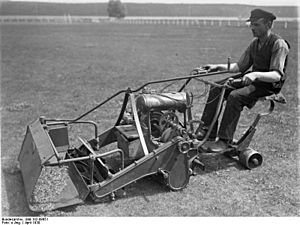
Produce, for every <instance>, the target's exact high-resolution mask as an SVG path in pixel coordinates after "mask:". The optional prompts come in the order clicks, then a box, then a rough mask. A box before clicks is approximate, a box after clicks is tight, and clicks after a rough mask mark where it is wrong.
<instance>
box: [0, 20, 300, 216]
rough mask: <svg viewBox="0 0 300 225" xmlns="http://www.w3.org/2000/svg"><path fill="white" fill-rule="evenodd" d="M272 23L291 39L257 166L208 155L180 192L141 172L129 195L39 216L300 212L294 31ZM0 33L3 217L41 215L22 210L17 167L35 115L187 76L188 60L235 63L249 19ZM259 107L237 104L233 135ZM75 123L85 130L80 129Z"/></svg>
mask: <svg viewBox="0 0 300 225" xmlns="http://www.w3.org/2000/svg"><path fill="white" fill-rule="evenodd" d="M275 31H276V32H278V33H280V34H281V35H282V36H283V37H284V38H286V39H287V40H288V41H289V42H290V44H291V45H292V49H291V53H290V58H289V68H288V80H287V82H286V84H285V87H284V88H283V93H284V94H285V96H286V97H287V100H288V104H286V105H276V108H275V111H274V113H273V114H271V115H270V116H269V117H265V118H262V119H261V122H260V124H259V126H258V130H257V133H256V135H255V136H254V140H253V141H252V143H251V147H253V148H254V149H257V150H258V151H260V152H261V153H262V154H263V156H264V163H263V165H262V166H261V167H259V168H256V169H254V170H251V171H249V170H245V169H244V168H243V167H242V166H240V165H239V164H238V163H236V162H234V161H232V160H229V159H227V158H225V157H223V156H212V155H206V156H204V157H203V159H202V160H203V162H204V163H205V165H206V171H204V172H203V171H198V172H199V174H198V175H197V176H195V177H191V179H190V183H189V185H188V187H187V188H186V189H184V190H182V191H180V192H172V191H169V190H168V189H167V188H166V187H165V186H163V185H161V184H159V183H156V182H154V181H153V180H152V179H151V178H146V179H143V180H142V181H139V182H137V183H134V184H131V185H129V186H128V187H127V188H126V191H127V195H126V197H122V198H118V199H117V200H116V201H114V202H104V203H91V202H87V204H84V205H80V206H72V207H67V208H65V209H59V210H55V211H52V212H47V213H44V214H42V215H46V216H299V186H298V182H299V173H298V170H297V166H298V164H297V163H298V156H299V152H298V117H297V106H298V98H297V90H298V89H297V74H298V71H297V69H298V64H297V62H298V55H297V44H298V43H297V32H296V30H293V29H278V30H276V27H275ZM1 35H2V40H1V51H2V71H1V72H2V76H1V114H2V118H1V119H2V121H1V126H2V127H1V167H2V177H1V188H2V215H4V216H34V215H40V214H35V213H32V212H30V211H29V210H28V208H27V203H26V200H25V192H24V188H23V181H22V177H21V175H20V172H19V171H18V169H17V156H18V154H19V151H20V148H21V144H22V140H23V138H24V133H25V131H26V126H27V125H28V124H29V123H31V122H32V121H33V120H35V119H37V118H38V117H39V116H40V115H45V116H47V117H54V118H55V117H58V118H74V117H77V116H79V115H80V114H81V113H83V112H85V111H86V110H88V109H90V108H92V107H93V106H95V105H96V104H97V103H98V102H100V101H102V100H104V99H105V98H107V97H109V96H111V95H112V94H113V93H115V92H117V91H119V90H120V89H126V88H127V87H132V88H135V87H138V86H139V85H141V84H143V83H145V82H147V81H151V80H156V79H161V78H169V77H174V76H184V75H188V73H189V72H190V71H191V69H192V68H194V67H195V66H198V65H202V64H206V63H226V61H227V57H229V56H230V57H231V60H232V61H235V60H237V59H238V57H239V56H240V54H241V53H242V52H243V50H244V49H245V48H246V47H247V45H248V43H249V41H250V40H251V39H252V36H251V32H250V31H249V30H248V29H247V28H246V27H196V26H175V25H118V24H96V25H53V26H52V25H47V26H40V25H20V26H18V25H13V26H9V25H8V26H2V27H1ZM213 79H217V78H213ZM156 88H157V87H156ZM159 88H161V87H159ZM202 88H203V86H200V85H199V90H197V89H195V88H194V89H193V91H195V92H202V91H203V89H202ZM197 101H199V103H200V102H202V101H201V99H196V100H195V103H194V105H195V109H196V110H194V111H195V116H196V117H199V116H200V112H201V110H200V106H199V105H197ZM121 103H122V99H121V98H120V99H117V100H114V101H112V102H111V104H108V105H106V106H105V107H103V108H100V109H99V110H97V111H96V112H94V113H92V114H91V115H89V116H88V117H87V118H88V119H92V120H94V121H96V122H97V123H98V124H99V129H100V131H103V130H105V129H106V128H108V127H110V126H111V125H112V124H113V122H114V121H115V120H116V118H117V115H118V110H119V109H120V106H121ZM262 109H264V107H262V106H261V105H260V104H258V105H257V106H256V107H255V108H254V109H252V110H245V111H244V112H243V115H242V117H241V120H240V125H239V127H238V131H237V137H238V136H239V135H241V133H242V132H243V131H244V130H245V128H246V127H247V126H248V125H249V124H250V123H251V122H252V120H253V119H254V116H255V115H256V113H257V112H259V111H260V110H262ZM80 129H82V135H84V136H88V135H90V136H91V132H89V130H88V129H87V128H80ZM80 129H79V128H77V130H76V131H78V130H80Z"/></svg>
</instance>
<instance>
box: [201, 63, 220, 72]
mask: <svg viewBox="0 0 300 225" xmlns="http://www.w3.org/2000/svg"><path fill="white" fill-rule="evenodd" d="M202 68H203V69H205V70H207V72H216V71H218V70H219V66H218V65H217V64H207V65H204V66H203V67H202Z"/></svg>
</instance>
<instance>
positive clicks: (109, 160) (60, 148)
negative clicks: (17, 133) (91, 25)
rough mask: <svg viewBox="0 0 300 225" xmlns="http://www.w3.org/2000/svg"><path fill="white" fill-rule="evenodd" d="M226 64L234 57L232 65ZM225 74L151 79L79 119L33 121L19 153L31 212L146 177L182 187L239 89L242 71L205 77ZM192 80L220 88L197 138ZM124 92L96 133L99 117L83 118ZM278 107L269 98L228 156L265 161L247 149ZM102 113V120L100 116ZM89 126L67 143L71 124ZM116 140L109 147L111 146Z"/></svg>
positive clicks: (114, 190) (113, 191) (111, 192)
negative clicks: (174, 85)
mask: <svg viewBox="0 0 300 225" xmlns="http://www.w3.org/2000/svg"><path fill="white" fill-rule="evenodd" d="M228 65H229V63H228ZM225 73H228V71H222V72H208V71H206V70H204V69H203V70H197V71H196V72H195V71H194V72H193V73H191V74H189V76H182V77H175V78H170V79H162V80H156V81H151V82H148V83H146V84H144V85H142V86H140V87H138V88H136V89H131V88H128V89H126V90H121V91H119V92H117V93H115V94H113V95H112V96H111V97H109V98H107V99H106V100H104V101H102V102H101V103H100V104H98V105H96V106H95V107H94V108H92V109H91V110H89V111H87V112H85V113H83V114H82V115H80V116H79V117H77V118H74V119H53V118H46V117H43V116H41V117H39V118H38V119H37V120H36V121H34V122H33V123H31V124H29V125H28V127H27V131H26V134H25V138H24V141H23V144H22V147H21V151H20V154H19V157H18V161H19V164H20V169H21V173H22V177H23V181H24V186H25V193H26V199H27V202H28V205H29V208H30V210H32V211H36V212H41V211H48V210H54V209H57V208H61V207H66V206H70V205H76V204H82V203H84V202H85V201H86V199H87V198H89V199H92V200H95V201H97V200H101V199H103V198H107V197H109V198H110V199H112V200H114V199H115V197H116V195H117V196H118V192H120V191H124V188H125V187H126V186H127V185H129V184H132V183H133V182H135V181H138V180H140V179H142V178H144V177H147V176H157V177H159V178H160V179H161V180H162V181H163V182H164V184H165V185H166V186H168V187H169V188H170V189H171V190H174V191H178V190H182V189H183V188H185V187H186V186H187V185H188V183H189V179H190V176H192V175H195V172H194V171H195V168H196V167H198V168H200V169H202V170H204V169H205V165H204V163H203V162H201V155H202V154H205V148H204V147H203V146H204V144H205V143H206V141H207V140H208V137H209V134H210V132H211V130H212V127H213V125H214V123H215V122H216V120H217V117H218V115H219V113H220V111H221V105H222V103H223V99H224V93H225V90H226V89H227V88H234V87H233V86H234V85H232V84H234V82H235V80H237V78H238V77H241V76H242V75H241V74H237V75H235V76H232V77H230V78H228V79H226V81H225V82H224V84H219V83H216V82H212V81H208V80H207V79H205V77H209V76H214V75H220V74H225ZM192 80H197V82H201V83H203V84H205V85H207V86H210V87H218V88H221V90H222V91H221V94H220V97H219V104H218V108H217V110H216V112H215V116H214V119H213V122H212V124H211V125H210V127H209V128H208V132H207V134H206V135H205V137H204V138H203V139H201V140H199V139H198V138H197V129H198V127H199V126H200V125H201V121H200V120H196V119H193V114H192V108H193V104H194V102H193V94H192V93H190V92H187V91H185V90H186V89H187V87H188V85H189V84H190V83H192V82H191V81H192ZM177 81H181V82H184V84H183V85H182V86H181V87H180V88H179V90H177V91H173V92H157V91H155V90H152V89H149V88H147V87H148V86H149V85H152V84H154V85H156V84H161V83H167V82H177ZM119 95H124V99H123V103H122V107H121V109H120V113H119V116H118V118H117V119H116V121H115V122H114V124H113V125H112V126H111V127H110V128H108V129H106V130H105V131H104V132H102V133H99V132H98V125H97V123H95V122H93V121H91V120H83V118H84V117H86V116H87V115H88V114H90V113H91V112H93V111H95V110H96V109H98V108H100V107H101V106H103V105H105V104H106V103H107V102H109V101H111V100H112V99H114V98H115V97H117V96H119ZM273 109H274V100H272V99H270V106H269V109H268V111H267V112H265V113H259V114H258V115H257V116H256V118H255V120H254V122H253V123H252V124H251V125H250V127H249V128H248V130H246V132H245V133H244V135H243V136H242V137H241V138H240V139H239V140H238V141H236V142H235V143H233V144H232V145H230V149H228V151H227V155H228V156H230V157H235V158H238V160H239V162H240V163H241V164H242V165H243V166H245V167H246V168H248V169H253V168H255V167H258V166H260V165H261V164H262V161H263V159H262V155H261V154H260V153H258V152H257V151H255V150H253V149H251V148H250V147H249V145H250V142H251V140H252V138H253V135H254V133H255V131H256V126H257V124H258V122H259V120H260V118H261V117H262V116H265V115H268V114H270V113H271V112H272V111H273ZM103 119H105V118H103ZM78 124H86V125H88V126H91V127H92V129H93V133H92V135H93V137H92V138H91V139H89V140H85V139H84V138H82V137H78V141H79V143H80V144H78V146H75V147H74V146H72V145H71V144H70V140H69V136H70V126H76V125H78ZM110 146H112V149H108V148H110Z"/></svg>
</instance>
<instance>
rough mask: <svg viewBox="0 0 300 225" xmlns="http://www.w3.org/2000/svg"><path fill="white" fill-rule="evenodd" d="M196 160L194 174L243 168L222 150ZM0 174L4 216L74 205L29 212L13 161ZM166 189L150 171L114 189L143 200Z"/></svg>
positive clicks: (66, 211)
mask: <svg viewBox="0 0 300 225" xmlns="http://www.w3.org/2000/svg"><path fill="white" fill-rule="evenodd" d="M200 160H201V161H202V162H203V163H204V165H205V170H204V171H202V170H201V172H200V169H197V171H199V173H198V172H197V175H196V176H201V174H203V173H211V172H214V171H219V170H224V169H227V168H230V167H235V168H236V169H238V170H244V169H245V168H244V167H243V166H242V165H241V164H239V162H238V160H235V159H231V158H228V157H226V156H224V155H222V154H202V155H201V158H200ZM2 176H3V177H2V180H4V182H5V186H6V191H7V201H8V202H7V204H8V205H6V206H5V205H4V208H3V207H2V211H5V212H2V213H3V214H4V215H5V216H41V215H47V216H51V215H55V216H65V215H67V214H69V213H71V214H72V212H74V211H76V207H77V205H74V206H67V207H64V208H60V209H57V210H54V211H48V212H43V213H37V212H32V211H30V210H29V208H28V204H27V200H26V195H25V189H24V184H23V183H24V182H23V179H22V175H21V172H20V170H18V169H17V167H15V166H14V165H13V164H12V165H10V164H9V165H6V166H4V167H3V166H2ZM12 187H13V188H12ZM11 190H13V191H11ZM169 191H170V189H169V188H168V187H167V185H166V184H164V182H163V179H161V178H160V176H155V175H152V176H148V177H145V178H142V179H140V180H138V181H136V182H133V183H131V184H129V185H127V186H126V187H125V188H124V189H121V190H119V191H117V192H116V200H118V199H124V198H126V199H131V198H135V197H142V198H143V199H144V201H145V202H149V199H148V197H149V196H153V195H157V194H159V193H166V192H169ZM112 202H113V201H112V199H111V196H107V197H104V198H102V199H100V200H96V201H94V200H92V199H91V198H90V197H88V198H87V199H86V201H85V203H84V204H86V205H97V204H103V203H105V204H109V203H112Z"/></svg>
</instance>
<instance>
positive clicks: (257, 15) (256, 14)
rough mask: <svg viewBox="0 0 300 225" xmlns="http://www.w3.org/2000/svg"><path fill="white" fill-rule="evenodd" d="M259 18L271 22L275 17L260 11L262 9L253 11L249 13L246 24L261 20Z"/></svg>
mask: <svg viewBox="0 0 300 225" xmlns="http://www.w3.org/2000/svg"><path fill="white" fill-rule="evenodd" d="M261 18H265V19H269V20H271V21H273V20H275V19H276V16H274V14H273V13H270V12H267V11H265V10H262V9H254V10H252V11H251V15H250V18H249V19H248V20H246V21H247V22H248V21H256V20H258V19H261Z"/></svg>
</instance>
